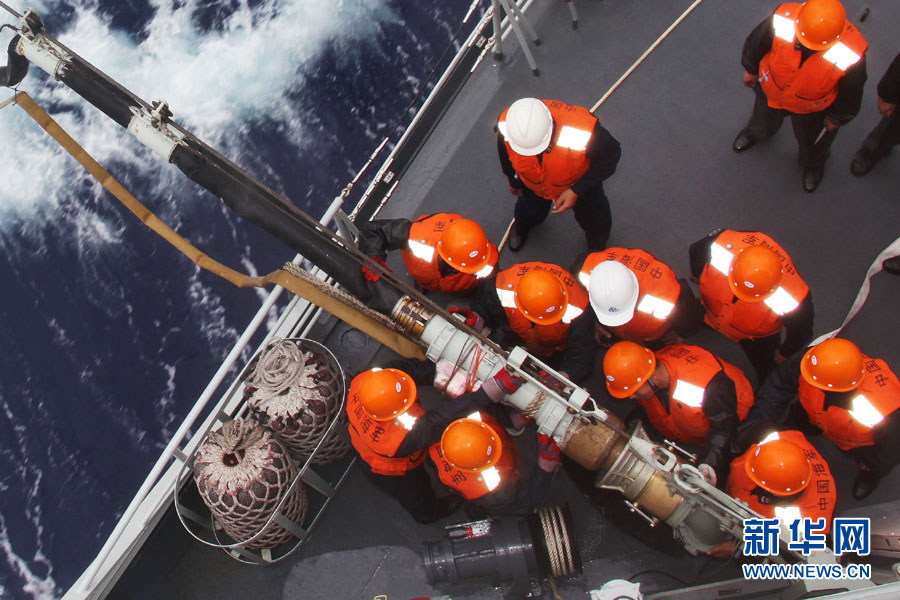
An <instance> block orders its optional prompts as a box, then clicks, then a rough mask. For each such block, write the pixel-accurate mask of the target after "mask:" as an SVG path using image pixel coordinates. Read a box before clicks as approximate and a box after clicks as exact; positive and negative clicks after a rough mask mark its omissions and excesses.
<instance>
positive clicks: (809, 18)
mask: <svg viewBox="0 0 900 600" xmlns="http://www.w3.org/2000/svg"><path fill="white" fill-rule="evenodd" d="M794 24H795V25H794V29H795V30H796V32H797V39H798V40H799V41H800V43H801V44H803V45H804V46H806V47H807V48H809V49H810V50H815V51H819V50H825V49H827V48H830V47H831V46H833V45H834V44H836V43H837V41H838V40H839V39H841V36H842V35H843V34H844V30H845V29H846V28H847V11H846V10H844V5H843V4H841V3H840V2H838V0H807V2H805V3H804V4H803V6H801V7H800V10H798V11H797V19H796V21H794Z"/></svg>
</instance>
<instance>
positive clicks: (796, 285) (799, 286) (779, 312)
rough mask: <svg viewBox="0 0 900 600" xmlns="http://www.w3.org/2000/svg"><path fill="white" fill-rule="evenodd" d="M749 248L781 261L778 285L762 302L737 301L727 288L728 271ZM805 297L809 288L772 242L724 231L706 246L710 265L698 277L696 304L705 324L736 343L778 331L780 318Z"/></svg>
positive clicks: (750, 234) (763, 236) (753, 233)
mask: <svg viewBox="0 0 900 600" xmlns="http://www.w3.org/2000/svg"><path fill="white" fill-rule="evenodd" d="M749 246H765V247H766V248H769V249H770V250H774V251H775V253H776V254H778V256H779V257H780V258H781V261H782V267H783V269H784V275H783V276H782V278H781V285H780V286H779V287H778V289H777V290H775V292H774V293H773V294H772V295H771V296H769V297H768V298H766V299H765V300H763V301H762V302H746V301H744V300H739V299H737V298H736V297H735V295H734V294H733V293H732V291H731V287H730V286H729V285H728V271H729V269H730V267H731V262H732V261H733V260H734V258H735V257H736V256H737V255H738V253H739V252H740V251H741V250H743V249H744V248H747V247H749ZM808 293H809V287H807V285H806V283H805V282H804V281H803V279H801V278H800V275H799V274H798V273H797V270H796V269H795V268H794V264H793V263H792V262H791V258H790V256H788V253H787V252H785V251H784V248H782V247H781V246H779V245H778V244H777V243H776V242H775V240H773V239H772V238H770V237H769V236H767V235H766V234H764V233H759V232H756V231H731V230H727V229H726V230H725V231H723V232H722V233H720V234H719V236H718V237H717V238H716V239H715V241H713V243H712V244H711V245H710V261H709V262H708V263H706V265H704V267H703V272H702V273H701V274H700V301H701V302H702V303H703V307H704V308H705V309H706V317H705V320H706V323H707V324H708V325H709V326H710V327H712V328H713V329H715V330H716V331H718V332H719V333H721V334H722V335H724V336H726V337H727V338H728V339H730V340H732V341H734V342H739V341H741V340H744V339H748V338H750V339H753V338H763V337H768V336H770V335H774V334H776V333H778V332H779V331H781V328H782V324H781V321H780V320H779V319H780V317H781V316H783V315H785V314H787V313H789V312H791V311H793V310H795V309H796V308H797V307H798V306H800V303H801V302H803V300H804V299H805V298H806V295H807V294H808Z"/></svg>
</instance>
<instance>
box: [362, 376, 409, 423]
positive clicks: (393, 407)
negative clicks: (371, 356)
mask: <svg viewBox="0 0 900 600" xmlns="http://www.w3.org/2000/svg"><path fill="white" fill-rule="evenodd" d="M359 401H360V403H361V404H362V407H363V409H364V410H365V411H366V413H367V414H368V415H369V416H370V417H372V418H373V419H375V420H376V421H390V420H391V419H393V418H395V417H397V416H398V415H402V414H403V413H405V412H406V411H407V410H409V407H410V406H412V405H413V403H414V402H415V401H416V384H415V382H414V381H413V380H412V377H410V376H409V375H407V374H406V373H404V372H403V371H401V370H399V369H370V370H369V371H366V372H365V373H363V374H362V379H361V380H360V382H359Z"/></svg>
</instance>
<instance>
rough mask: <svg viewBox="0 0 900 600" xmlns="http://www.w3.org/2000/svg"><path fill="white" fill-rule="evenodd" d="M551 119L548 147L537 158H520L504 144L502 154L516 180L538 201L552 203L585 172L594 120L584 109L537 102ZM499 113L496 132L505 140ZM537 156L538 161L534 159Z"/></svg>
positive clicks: (587, 164) (502, 117) (569, 105)
mask: <svg viewBox="0 0 900 600" xmlns="http://www.w3.org/2000/svg"><path fill="white" fill-rule="evenodd" d="M541 102H543V103H544V104H546V105H547V108H549V109H550V115H551V116H552V117H553V126H554V131H553V138H552V139H551V140H550V146H548V148H547V149H546V150H544V151H543V152H542V153H541V154H539V155H537V156H522V155H521V154H519V153H517V152H516V151H515V150H513V149H512V147H511V146H510V145H509V142H507V143H506V152H507V154H509V161H510V162H511V163H512V166H513V168H514V169H515V170H516V173H518V174H519V179H521V180H522V183H524V184H525V185H526V186H528V188H530V189H531V190H532V191H533V192H534V193H535V194H537V195H538V196H540V197H541V198H546V199H548V200H555V199H556V198H558V197H559V195H560V194H562V193H563V192H564V191H566V190H567V189H568V188H570V187H572V184H574V183H575V182H576V181H578V180H579V179H581V177H582V176H583V175H584V174H585V173H587V170H588V169H589V168H590V166H591V161H590V160H588V157H587V151H586V149H587V144H588V141H589V140H590V139H591V133H592V132H593V131H594V126H595V125H596V124H597V118H596V117H595V116H594V115H592V114H591V113H590V111H588V110H587V109H586V108H582V107H580V106H573V105H571V104H565V103H563V102H559V101H558V100H541ZM507 110H509V109H508V108H507V109H506V110H504V111H503V112H502V113H501V114H500V119H499V120H498V121H497V129H499V130H500V133H501V134H503V136H504V137H506V111H507ZM538 157H540V159H539V158H538Z"/></svg>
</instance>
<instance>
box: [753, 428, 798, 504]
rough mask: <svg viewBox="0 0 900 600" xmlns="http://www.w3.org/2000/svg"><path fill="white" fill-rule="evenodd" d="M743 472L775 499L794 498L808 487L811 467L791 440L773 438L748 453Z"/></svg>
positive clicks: (756, 445) (757, 445)
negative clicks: (773, 495) (775, 497)
mask: <svg viewBox="0 0 900 600" xmlns="http://www.w3.org/2000/svg"><path fill="white" fill-rule="evenodd" d="M747 454H748V456H747V459H746V460H745V461H744V470H745V471H746V473H747V477H749V478H750V480H751V481H753V483H755V484H756V485H758V486H759V487H761V488H762V489H764V490H766V491H767V492H771V493H773V494H775V495H776V496H793V495H794V494H796V493H798V492H802V491H803V490H805V489H806V486H808V485H809V480H810V479H811V475H812V466H810V464H809V459H808V458H806V455H805V454H804V453H803V449H802V448H801V447H800V446H798V445H797V444H795V443H794V442H792V441H790V440H782V439H772V440H770V441H763V442H760V443H759V444H754V445H753V446H751V447H750V450H748V451H747Z"/></svg>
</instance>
